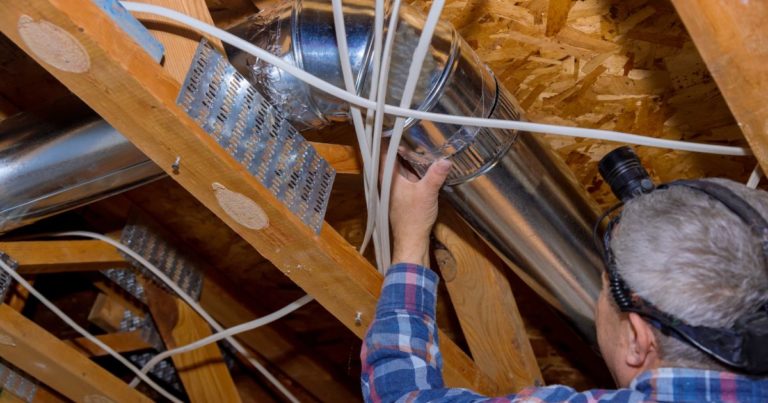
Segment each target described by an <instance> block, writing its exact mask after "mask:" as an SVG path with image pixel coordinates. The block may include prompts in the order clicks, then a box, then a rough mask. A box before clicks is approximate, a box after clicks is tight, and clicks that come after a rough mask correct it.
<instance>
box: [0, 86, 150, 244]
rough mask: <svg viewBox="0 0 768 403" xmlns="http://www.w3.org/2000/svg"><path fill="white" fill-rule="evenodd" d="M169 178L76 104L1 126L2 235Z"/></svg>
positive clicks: (70, 102)
mask: <svg viewBox="0 0 768 403" xmlns="http://www.w3.org/2000/svg"><path fill="white" fill-rule="evenodd" d="M162 176H164V173H163V172H162V170H161V169H160V168H159V167H158V166H156V165H155V164H154V163H153V162H152V161H150V160H149V159H147V157H146V156H144V154H142V153H141V152H140V151H139V150H138V149H137V148H136V147H134V146H133V144H131V143H130V142H129V141H128V140H126V139H125V137H123V136H122V135H121V134H120V133H118V132H117V131H116V130H115V129H113V128H112V126H110V125H109V124H108V123H106V122H105V121H104V120H102V119H100V118H99V117H98V116H96V115H94V114H93V113H92V112H90V111H89V110H88V109H87V108H85V107H84V106H83V105H81V104H80V103H79V101H77V100H76V99H67V100H64V101H61V102H57V103H56V104H55V105H51V106H50V107H48V108H44V109H40V110H35V111H30V112H26V113H22V114H18V115H15V116H12V117H10V118H8V119H5V120H4V121H2V122H0V233H3V232H7V231H10V230H12V229H14V228H18V227H21V226H23V225H26V224H29V223H32V222H35V221H37V220H39V219H42V218H45V217H48V216H50V215H53V214H57V213H60V212H62V211H66V210H69V209H73V208H76V207H80V206H83V205H85V204H88V203H91V202H94V201H97V200H100V199H103V198H106V197H109V196H111V195H114V194H116V193H120V192H123V191H125V190H128V189H131V188H134V187H136V186H140V185H142V184H145V183H148V182H150V181H152V180H155V179H158V178H160V177H162Z"/></svg>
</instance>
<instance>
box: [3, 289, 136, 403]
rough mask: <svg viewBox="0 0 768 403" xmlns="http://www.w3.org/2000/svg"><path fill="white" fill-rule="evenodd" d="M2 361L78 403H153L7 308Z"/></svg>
mask: <svg viewBox="0 0 768 403" xmlns="http://www.w3.org/2000/svg"><path fill="white" fill-rule="evenodd" d="M0 357H3V359H4V360H6V361H8V362H10V363H11V364H13V365H15V366H16V367H18V368H20V369H21V370H23V371H24V372H26V373H27V374H29V375H31V376H33V377H35V378H37V379H38V380H40V382H43V383H45V384H46V385H48V386H50V387H51V388H53V389H54V390H56V391H57V392H59V393H61V394H62V395H64V396H66V397H67V398H69V399H72V400H74V401H76V402H96V401H99V402H101V401H104V402H107V401H114V402H150V401H151V400H150V399H148V398H147V397H146V396H144V395H142V394H141V393H139V392H138V391H136V390H135V389H132V388H130V387H128V385H127V384H126V383H125V382H123V381H122V380H120V379H118V378H117V377H115V376H114V375H112V374H110V373H109V372H107V371H106V370H105V369H103V368H101V367H100V366H98V365H96V364H95V363H93V362H91V360H89V359H88V358H86V357H85V356H84V355H83V354H81V353H80V352H78V351H77V350H75V349H73V348H72V347H70V346H69V345H67V344H66V343H65V342H63V341H61V340H59V339H57V338H56V337H55V336H53V335H51V334H50V333H48V332H47V331H45V330H44V329H42V328H41V327H39V326H37V325H36V324H34V323H32V322H31V321H30V320H29V319H27V318H25V317H23V316H22V315H21V314H20V313H18V312H16V311H15V310H13V309H12V308H11V307H9V306H8V305H5V304H3V305H0Z"/></svg>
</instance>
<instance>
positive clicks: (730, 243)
mask: <svg viewBox="0 0 768 403" xmlns="http://www.w3.org/2000/svg"><path fill="white" fill-rule="evenodd" d="M710 180H712V181H714V182H717V183H719V184H721V185H724V186H726V187H727V188H729V189H730V190H732V191H733V192H735V193H736V194H737V195H739V196H740V197H742V198H743V199H744V200H745V201H746V202H747V203H749V204H750V205H751V206H752V207H754V208H755V209H756V210H757V211H758V212H759V213H760V214H761V215H762V216H763V217H765V218H766V219H768V193H766V192H763V191H759V190H752V189H749V188H747V187H746V186H744V185H742V184H739V183H736V182H733V181H729V180H725V179H710ZM611 248H612V249H613V251H614V254H615V256H616V264H617V269H618V271H619V273H620V274H621V276H622V277H623V278H624V280H625V281H626V282H627V284H628V285H629V287H630V288H631V289H632V290H633V291H635V292H636V293H638V294H639V295H640V296H642V297H643V298H645V299H646V300H648V301H649V302H651V303H653V304H654V305H656V306H657V307H658V308H659V309H661V310H662V311H664V312H667V313H669V314H672V315H674V316H676V317H678V318H680V319H682V320H684V321H686V322H687V323H689V324H691V325H697V326H708V327H730V326H732V325H733V324H734V322H735V321H736V319H737V318H738V317H739V316H740V315H742V314H744V313H746V312H748V311H751V310H755V309H757V308H758V307H759V306H761V305H762V304H765V303H766V302H768V269H767V268H766V267H765V266H766V263H765V258H764V256H763V252H762V249H761V246H760V242H759V240H758V239H757V237H756V236H755V235H754V234H753V233H752V232H751V231H750V229H749V228H748V227H747V225H746V224H745V223H744V222H743V221H742V220H741V219H740V218H739V217H737V216H736V215H735V214H733V213H732V212H731V211H730V210H728V208H727V207H725V205H723V204H722V203H720V202H719V201H717V200H715V199H713V198H711V197H709V196H707V195H705V194H703V193H701V192H698V191H695V190H691V189H687V188H683V187H679V186H675V187H671V188H669V189H664V190H658V191H654V192H651V193H649V194H646V195H643V196H641V197H637V198H636V199H634V200H631V201H630V202H628V203H627V205H626V206H625V207H624V210H623V213H622V218H621V221H620V224H619V226H618V228H617V229H616V230H615V233H614V234H613V239H612V241H611ZM654 330H655V329H654ZM656 336H657V340H659V344H660V346H659V347H660V350H661V351H660V357H661V359H662V361H663V362H664V363H665V365H669V366H677V367H689V368H709V369H717V370H725V369H724V368H723V367H722V366H720V365H719V364H717V363H716V362H715V361H714V360H712V359H710V358H709V357H708V356H707V355H706V354H704V353H702V352H700V351H699V350H697V349H695V348H694V347H691V346H690V345H688V344H685V343H683V342H681V341H679V340H677V339H675V338H673V337H669V336H665V335H663V334H661V332H658V331H657V332H656Z"/></svg>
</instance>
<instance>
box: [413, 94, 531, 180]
mask: <svg viewBox="0 0 768 403" xmlns="http://www.w3.org/2000/svg"><path fill="white" fill-rule="evenodd" d="M499 88H501V87H499ZM490 118H491V119H503V120H520V112H519V109H518V106H517V105H516V103H515V102H514V100H513V98H512V96H511V95H510V94H509V93H507V92H506V91H503V90H502V91H500V92H499V94H498V96H497V99H496V105H495V106H494V109H493V112H492V113H491V116H490ZM516 139H517V131H514V130H505V129H494V128H485V127H484V128H481V129H479V130H477V132H476V133H475V135H474V136H473V137H472V138H471V139H469V140H467V139H464V138H461V136H460V135H455V136H453V137H451V139H449V140H448V143H446V144H445V145H443V147H441V148H442V149H443V150H447V149H453V150H457V151H455V152H453V153H452V154H449V153H443V155H445V158H447V159H448V160H450V161H451V162H452V163H453V167H452V168H451V172H450V173H449V174H448V179H446V184H447V185H455V184H458V183H462V182H465V181H467V180H470V179H472V178H473V177H475V176H477V175H481V174H482V173H483V172H485V171H486V170H488V169H489V168H491V167H492V166H493V165H495V164H496V162H497V161H498V160H499V159H500V158H501V157H502V156H504V154H505V153H506V152H507V150H508V149H509V147H510V146H511V145H512V144H513V143H514V142H515V140H516ZM402 155H403V157H404V158H405V159H406V160H407V161H408V162H410V163H411V166H412V167H413V169H414V170H416V172H417V173H418V174H419V176H424V174H426V172H427V169H428V168H429V166H430V165H431V164H432V162H434V159H428V158H423V157H421V156H420V155H418V154H416V153H414V152H409V151H406V152H404V153H402Z"/></svg>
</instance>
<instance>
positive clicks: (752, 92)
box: [672, 0, 768, 172]
mask: <svg viewBox="0 0 768 403" xmlns="http://www.w3.org/2000/svg"><path fill="white" fill-rule="evenodd" d="M672 3H673V4H674V6H675V9H676V10H677V13H678V14H679V15H680V18H681V19H682V20H683V23H684V24H685V27H686V28H687V29H688V33H690V34H691V38H692V39H693V43H694V44H695V45H696V48H697V49H698V50H699V53H700V54H701V57H702V58H703V59H704V62H705V63H706V64H707V68H708V69H709V72H710V74H712V77H714V79H715V82H716V83H717V86H718V87H719V88H720V92H721V93H722V94H723V97H724V98H725V101H726V102H727V103H728V107H729V108H730V109H731V112H732V113H733V116H734V117H735V118H736V120H737V121H738V123H739V127H740V128H741V131H742V132H743V133H744V137H746V139H747V141H748V142H749V145H750V147H751V148H752V151H753V152H754V154H755V156H756V157H757V160H758V161H759V162H760V166H761V167H762V169H763V172H768V137H767V136H766V133H767V132H768V124H767V123H766V122H768V105H766V102H765V93H766V91H768V74H766V73H765V66H766V65H768V53H766V52H765V51H764V50H765V48H766V44H768V29H766V28H765V22H766V21H768V4H766V3H765V2H763V1H729V2H723V1H716V0H700V1H690V0H672Z"/></svg>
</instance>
